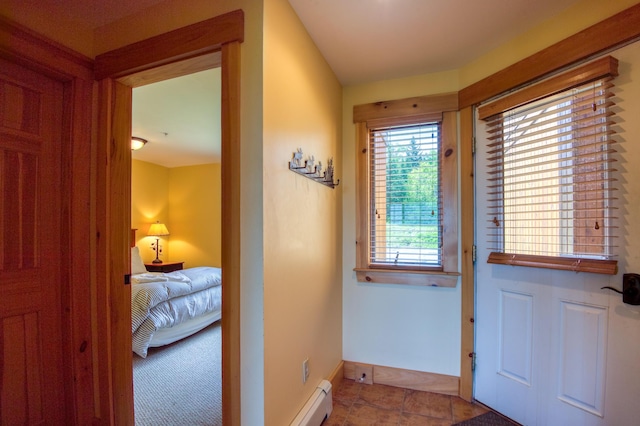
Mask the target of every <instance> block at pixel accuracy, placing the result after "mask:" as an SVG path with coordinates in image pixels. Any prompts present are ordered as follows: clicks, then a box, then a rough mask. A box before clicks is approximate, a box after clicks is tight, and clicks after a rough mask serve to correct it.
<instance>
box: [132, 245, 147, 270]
mask: <svg viewBox="0 0 640 426" xmlns="http://www.w3.org/2000/svg"><path fill="white" fill-rule="evenodd" d="M146 273H147V268H145V266H144V262H142V258H141V257H140V250H138V247H137V246H136V247H131V275H136V274H146Z"/></svg>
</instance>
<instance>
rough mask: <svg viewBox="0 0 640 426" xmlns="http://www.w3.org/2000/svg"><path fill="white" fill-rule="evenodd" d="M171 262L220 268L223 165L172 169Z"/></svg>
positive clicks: (170, 192) (189, 266) (170, 183)
mask: <svg viewBox="0 0 640 426" xmlns="http://www.w3.org/2000/svg"><path fill="white" fill-rule="evenodd" d="M169 177H170V178H169V206H170V214H169V217H170V222H171V229H170V232H171V244H170V246H171V259H170V260H171V261H173V262H177V261H184V262H185V264H184V266H185V267H186V268H191V267H194V266H218V267H219V266H221V264H220V260H221V241H220V232H221V222H220V218H221V199H220V197H221V194H222V192H221V189H222V188H221V182H220V164H202V165H198V166H186V167H174V168H171V169H169Z"/></svg>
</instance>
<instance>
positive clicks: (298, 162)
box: [289, 148, 340, 189]
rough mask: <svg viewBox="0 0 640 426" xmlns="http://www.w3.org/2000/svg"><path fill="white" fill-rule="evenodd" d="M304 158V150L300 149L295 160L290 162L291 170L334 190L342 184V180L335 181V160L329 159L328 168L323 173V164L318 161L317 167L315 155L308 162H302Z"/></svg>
mask: <svg viewBox="0 0 640 426" xmlns="http://www.w3.org/2000/svg"><path fill="white" fill-rule="evenodd" d="M302 158H303V154H302V149H301V148H298V150H297V151H296V152H294V153H293V159H292V160H291V161H290V162H289V170H291V171H292V172H295V173H297V174H299V175H302V176H304V177H306V178H308V179H311V180H312V181H314V182H318V183H321V184H323V185H325V186H328V187H329V188H332V189H333V188H335V187H336V186H338V185H339V184H340V179H338V181H337V182H334V181H333V158H329V160H328V161H327V168H326V170H325V171H324V172H323V171H322V163H321V162H320V161H318V164H317V165H316V164H315V158H314V157H313V155H312V156H311V157H309V158H308V159H306V160H302Z"/></svg>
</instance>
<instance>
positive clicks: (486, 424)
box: [453, 411, 518, 426]
mask: <svg viewBox="0 0 640 426" xmlns="http://www.w3.org/2000/svg"><path fill="white" fill-rule="evenodd" d="M514 425H515V426H517V425H518V423H515V422H512V421H511V420H509V419H507V418H505V417H502V416H501V415H499V414H496V413H494V412H493V411H489V412H488V413H484V414H482V415H479V416H478V417H474V418H472V419H469V420H465V421H463V422H460V423H456V424H454V425H453V426H514Z"/></svg>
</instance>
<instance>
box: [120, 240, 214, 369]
mask: <svg viewBox="0 0 640 426" xmlns="http://www.w3.org/2000/svg"><path fill="white" fill-rule="evenodd" d="M132 241H135V239H132ZM221 308H222V274H221V270H220V268H215V267H209V266H201V267H195V268H187V269H184V270H180V271H174V272H167V273H163V272H147V270H146V268H145V267H144V263H142V260H141V259H140V254H139V251H138V247H132V248H131V333H132V342H133V351H134V352H135V353H136V354H138V355H139V356H141V357H142V358H146V356H147V353H148V349H149V348H150V347H158V346H163V345H168V344H170V343H173V342H176V341H178V340H180V339H183V338H185V337H188V336H190V335H192V334H194V333H196V332H198V331H200V330H202V329H203V328H205V327H207V326H208V325H210V324H212V323H214V322H215V321H217V320H219V319H220V317H221V313H222V309H221Z"/></svg>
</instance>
